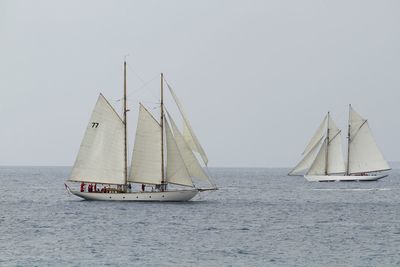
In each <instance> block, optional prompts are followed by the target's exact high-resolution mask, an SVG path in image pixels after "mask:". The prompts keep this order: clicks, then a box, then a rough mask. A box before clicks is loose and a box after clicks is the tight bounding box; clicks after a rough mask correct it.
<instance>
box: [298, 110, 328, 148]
mask: <svg viewBox="0 0 400 267" xmlns="http://www.w3.org/2000/svg"><path fill="white" fill-rule="evenodd" d="M328 117H329V115H326V116H325V118H324V120H323V121H322V123H321V124H320V126H319V127H318V129H317V131H316V132H315V134H314V135H313V137H312V138H311V140H310V142H309V143H308V145H307V146H306V148H305V149H304V152H303V153H302V155H305V154H308V152H310V151H311V150H312V149H313V148H314V147H315V145H316V144H318V143H319V142H320V140H321V139H322V138H323V137H324V136H326V127H327V119H328Z"/></svg>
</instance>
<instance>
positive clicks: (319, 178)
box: [304, 174, 388, 182]
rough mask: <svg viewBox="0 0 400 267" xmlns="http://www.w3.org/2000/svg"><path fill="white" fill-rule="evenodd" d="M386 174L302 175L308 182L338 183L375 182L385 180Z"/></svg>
mask: <svg viewBox="0 0 400 267" xmlns="http://www.w3.org/2000/svg"><path fill="white" fill-rule="evenodd" d="M386 176H388V174H381V175H364V176H361V175H304V178H306V179H307V181H310V182H339V181H343V182H345V181H348V182H350V181H377V180H379V179H382V178H385V177H386Z"/></svg>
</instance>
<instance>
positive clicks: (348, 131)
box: [346, 104, 351, 175]
mask: <svg viewBox="0 0 400 267" xmlns="http://www.w3.org/2000/svg"><path fill="white" fill-rule="evenodd" d="M350 112H351V104H349V126H348V128H347V167H346V175H349V171H350V141H351V140H350V130H351V129H350V127H351V126H350Z"/></svg>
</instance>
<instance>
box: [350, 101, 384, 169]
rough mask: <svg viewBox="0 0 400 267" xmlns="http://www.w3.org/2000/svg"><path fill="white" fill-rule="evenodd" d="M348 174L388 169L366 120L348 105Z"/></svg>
mask: <svg viewBox="0 0 400 267" xmlns="http://www.w3.org/2000/svg"><path fill="white" fill-rule="evenodd" d="M349 124H350V144H349V146H350V147H349V151H350V153H349V162H348V164H349V174H356V173H362V172H375V171H386V170H390V167H389V165H388V163H387V162H386V160H385V159H384V157H383V155H382V153H381V152H380V150H379V148H378V146H377V145H376V143H375V140H374V138H373V136H372V133H371V130H370V128H369V125H368V121H367V120H365V119H364V118H362V117H361V116H360V115H359V114H358V113H357V112H356V111H355V110H354V109H353V108H352V107H351V106H350V118H349Z"/></svg>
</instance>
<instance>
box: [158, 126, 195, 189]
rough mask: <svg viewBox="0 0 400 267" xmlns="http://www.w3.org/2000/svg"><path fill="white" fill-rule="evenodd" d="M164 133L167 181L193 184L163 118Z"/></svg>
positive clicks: (186, 184) (187, 184)
mask: <svg viewBox="0 0 400 267" xmlns="http://www.w3.org/2000/svg"><path fill="white" fill-rule="evenodd" d="M165 133H166V142H167V182H168V183H172V184H179V185H185V186H193V182H192V179H190V174H189V172H188V170H187V169H186V165H185V162H184V161H183V158H182V156H181V153H180V152H179V149H178V145H177V144H176V142H175V139H174V136H173V134H172V131H171V128H170V126H169V124H168V121H167V120H165Z"/></svg>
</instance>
